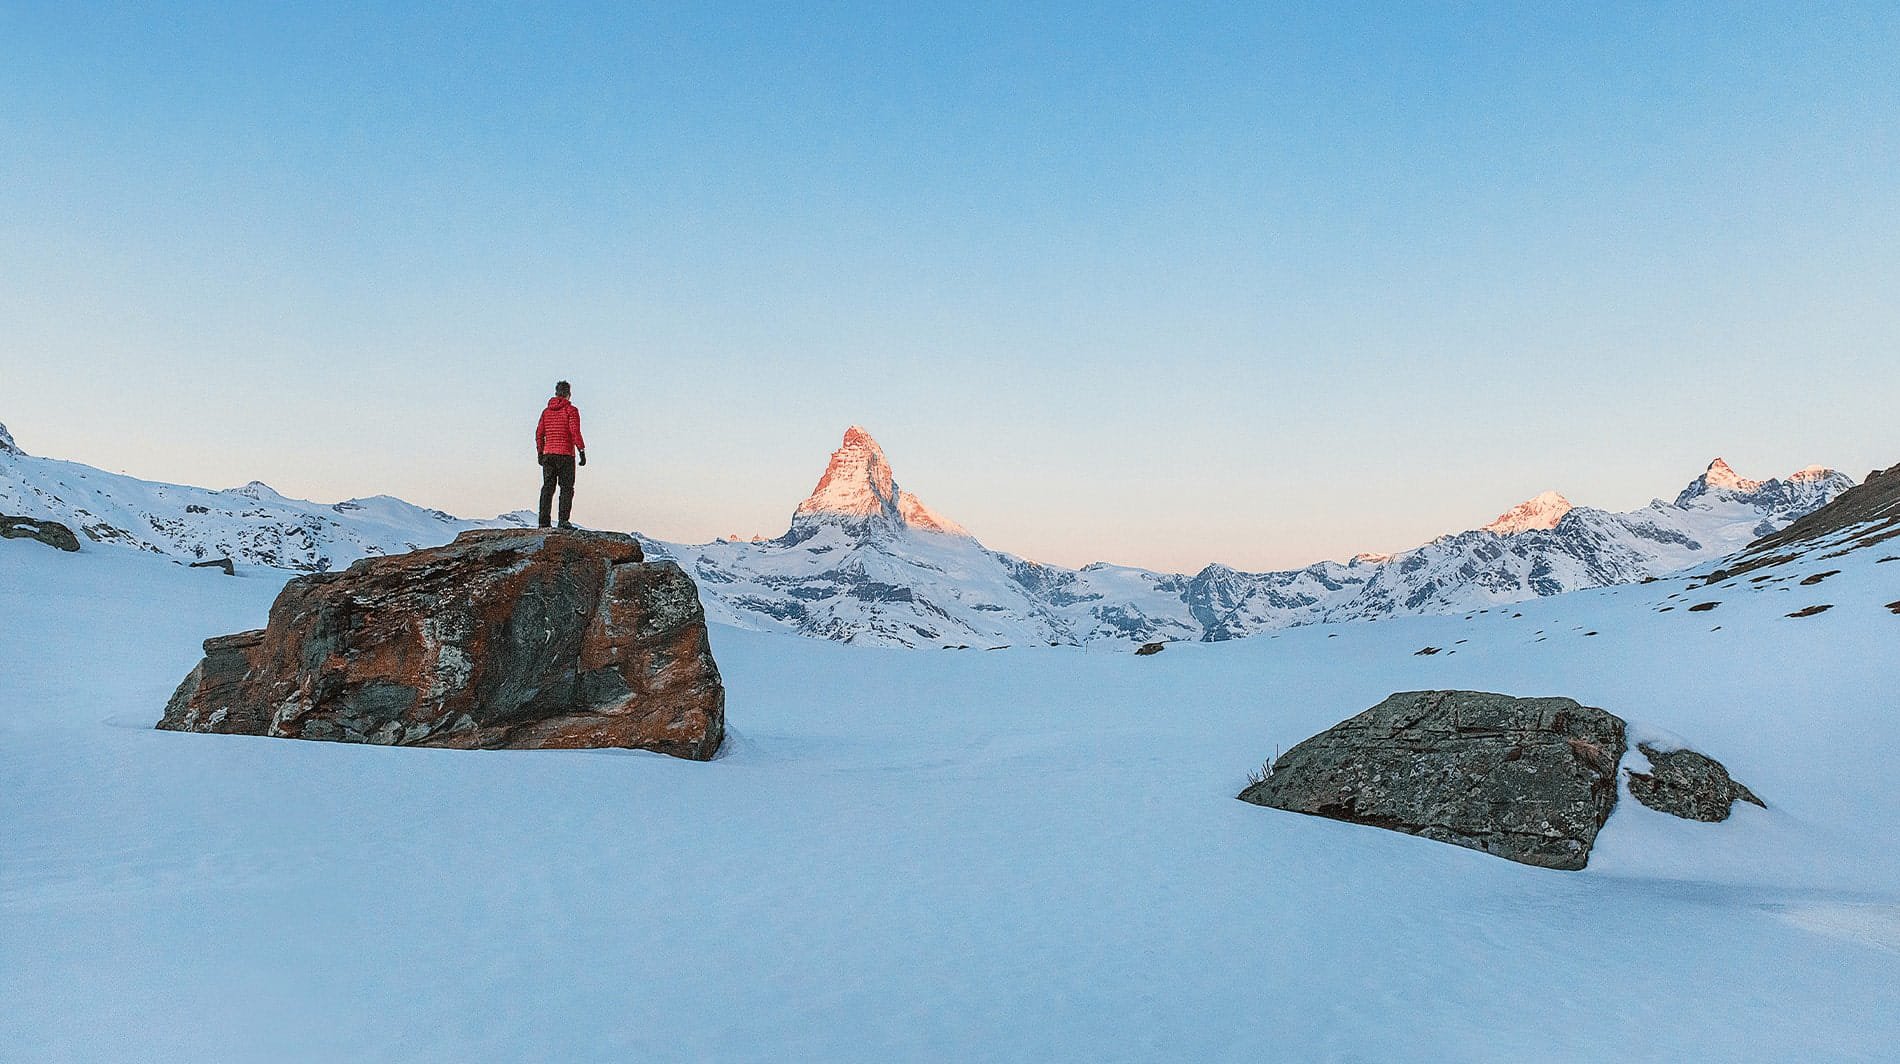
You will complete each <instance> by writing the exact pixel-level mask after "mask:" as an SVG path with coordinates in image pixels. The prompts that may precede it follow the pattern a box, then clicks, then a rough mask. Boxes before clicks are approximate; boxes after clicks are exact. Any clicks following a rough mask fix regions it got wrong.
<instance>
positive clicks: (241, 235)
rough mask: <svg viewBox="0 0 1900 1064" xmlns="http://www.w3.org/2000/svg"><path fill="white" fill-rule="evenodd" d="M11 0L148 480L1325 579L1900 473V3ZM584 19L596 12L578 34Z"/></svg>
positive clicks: (36, 375)
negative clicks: (945, 526)
mask: <svg viewBox="0 0 1900 1064" xmlns="http://www.w3.org/2000/svg"><path fill="white" fill-rule="evenodd" d="M277 6H278V5H263V4H232V5H228V6H203V7H201V6H197V5H189V4H164V5H141V6H139V7H128V8H124V9H113V8H111V7H110V6H108V5H75V4H45V5H40V4H30V3H29V4H21V3H15V2H11V0H0V249H4V253H3V254H0V422H4V423H5V424H7V425H8V426H9V427H10V428H11V429H12V430H13V431H14V433H15V434H16V435H17V436H18V437H19V439H20V443H21V444H22V446H24V447H26V448H27V449H28V450H30V451H33V452H35V453H39V454H49V455H55V456H59V457H66V458H72V459H76V460H79V461H85V462H89V463H92V464H95V465H100V466H103V467H106V468H108V469H113V470H124V471H127V472H131V473H134V474H136V475H139V476H144V477H150V478H154V479H164V480H171V481H181V482H186V483H196V484H207V485H210V486H226V485H232V484H238V483H242V482H244V481H247V480H250V479H253V478H257V479H262V480H265V481H267V482H269V483H270V484H272V485H273V486H275V487H277V488H278V489H279V490H282V491H284V492H285V493H287V494H291V495H297V496H301V497H306V498H316V499H321V500H326V501H327V500H333V499H340V498H344V497H348V496H355V495H370V494H376V493H389V494H395V495H400V496H402V497H405V498H408V499H411V500H413V501H416V502H421V503H426V504H428V505H433V506H439V507H442V508H444V509H447V510H451V511H454V512H456V513H460V514H466V515H476V516H485V515H489V514H493V513H496V512H500V511H503V510H509V509H515V508H519V507H522V506H527V505H531V504H532V503H533V497H534V493H535V491H536V489H537V487H538V475H539V471H538V470H537V469H536V467H535V466H534V464H533V453H532V441H531V430H532V426H533V422H534V418H535V416H536V413H537V412H538V409H539V407H540V406H541V404H542V402H543V401H544V399H545V398H546V396H547V394H548V392H549V389H550V386H551V384H552V382H553V381H554V380H555V379H556V378H557V377H567V378H569V379H571V380H572V381H573V382H574V385H575V399H576V401H577V402H578V403H579V405H580V406H581V408H582V410H583V411H584V413H585V416H586V427H587V435H588V441H589V443H590V444H591V445H592V446H591V450H590V454H589V457H590V459H591V464H590V465H589V466H588V468H587V469H586V470H585V471H584V475H583V478H582V483H581V494H580V498H579V506H578V510H577V517H578V518H580V519H581V520H583V521H585V522H587V523H592V524H596V525H600V526H605V527H619V528H636V529H639V530H642V531H645V532H649V533H652V534H655V535H659V536H662V537H666V538H673V539H685V540H704V539H709V538H711V537H712V536H715V535H720V534H725V533H731V532H738V533H741V534H746V535H750V534H752V533H754V532H764V533H766V534H768V535H769V534H776V533H777V532H780V531H782V530H783V529H784V527H785V525H786V522H787V519H788V518H789V516H790V513H791V510H792V507H793V506H794V505H795V504H796V503H797V502H798V500H799V499H800V498H802V497H803V496H804V495H805V493H807V492H808V491H809V490H810V489H811V487H812V484H813V483H814V482H815V481H816V479H817V477H818V474H819V472H820V471H821V469H822V468H823V464H824V460H825V457H826V455H827V453H828V452H829V451H830V449H831V448H833V447H835V446H836V445H837V443H838V438H839V436H840V435H841V434H842V433H843V430H844V428H845V427H846V426H847V425H849V424H851V423H853V422H856V423H861V424H863V425H864V426H865V427H866V428H868V429H869V430H870V431H871V432H872V433H873V434H874V435H875V436H877V437H878V439H879V440H880V441H882V443H883V444H884V446H885V449H886V451H887V452H888V453H889V455H890V457H891V460H892V464H893V466H894V467H895V469H896V471H897V474H898V480H899V482H900V483H901V484H902V485H903V486H904V487H906V488H908V489H910V490H912V491H914V492H916V493H917V494H918V495H919V496H921V497H922V498H923V499H924V500H925V501H926V502H927V503H929V504H930V505H932V506H933V507H935V508H937V509H939V510H941V511H943V512H944V513H946V514H948V515H950V516H951V517H953V518H955V519H956V520H958V521H961V522H962V523H963V524H965V525H967V526H968V527H969V528H970V529H971V530H972V531H973V532H975V533H976V534H977V535H978V536H979V537H980V538H982V539H983V540H984V541H985V542H986V543H988V544H989V545H991V546H993V547H998V548H1001V549H1006V550H1011V551H1014V552H1016V553H1020V554H1023V555H1026V556H1029V557H1033V558H1038V559H1042V560H1046V561H1055V562H1063V563H1071V564H1076V563H1083V562H1088V561H1093V560H1097V559H1107V560H1111V561H1118V562H1127V563H1134V564H1142V565H1148V566H1153V567H1162V568H1174V569H1183V568H1186V569H1192V568H1196V567H1198V566H1200V565H1201V564H1203V563H1205V562H1208V561H1210V560H1220V561H1225V562H1228V563H1230V564H1234V565H1238V566H1241V567H1246V568H1270V567H1271V568H1277V567H1284V566H1289V565H1297V564H1303V563H1305V562H1309V561H1312V560H1314V559H1317V558H1320V557H1344V556H1347V555H1350V554H1352V553H1354V552H1357V551H1365V550H1383V551H1389V550H1396V549H1401V548H1405V547H1408V546H1412V545H1416V544H1417V543H1419V542H1421V541H1423V540H1425V539H1428V538H1430V537H1431V536H1433V535H1436V534H1438V533H1441V532H1445V531H1450V530H1455V529H1461V528H1468V527H1473V526H1476V525H1478V524H1481V523H1483V522H1485V521H1487V520H1489V519H1490V518H1491V517H1493V516H1495V515H1496V514H1497V513H1498V512H1499V511H1501V510H1503V509H1505V508H1506V507H1508V506H1510V505H1511V504H1513V503H1515V502H1517V501H1518V500H1520V499H1522V498H1525V497H1527V496H1530V495H1532V494H1535V493H1536V492H1538V491H1541V490H1543V489H1546V488H1556V489H1559V490H1561V491H1563V492H1565V493H1566V494H1568V495H1569V496H1570V498H1571V499H1572V500H1573V501H1575V502H1578V503H1584V504H1590V505H1599V506H1606V507H1610V508H1616V509H1625V508H1629V507H1633V506H1638V505H1641V504H1643V503H1645V502H1647V501H1648V500H1649V499H1650V498H1652V497H1655V496H1659V495H1661V496H1673V494H1674V493H1675V492H1676V491H1677V490H1678V489H1679V488H1680V487H1681V486H1682V485H1683V484H1684V483H1685V482H1687V481H1688V480H1689V479H1690V478H1691V477H1692V476H1694V475H1695V474H1696V473H1698V472H1699V471H1700V470H1701V468H1702V467H1703V466H1704V465H1705V464H1706V463H1707V462H1708V460H1709V459H1711V458H1713V457H1715V456H1716V455H1718V454H1719V455H1723V456H1725V457H1727V458H1728V459H1729V461H1730V462H1731V463H1732V464H1733V465H1735V466H1736V468H1737V469H1739V470H1740V471H1741V472H1743V473H1744V474H1748V475H1754V476H1767V475H1772V474H1780V473H1785V472H1788V471H1791V470H1793V469H1796V468H1798V467H1800V466H1804V465H1807V464H1809V463H1813V462H1819V463H1824V464H1828V465H1834V466H1838V467H1840V468H1843V469H1845V470H1847V471H1848V472H1850V473H1853V474H1854V475H1855V476H1857V477H1858V476H1863V475H1865V474H1866V472H1867V471H1868V470H1869V469H1870V468H1873V467H1875V466H1881V467H1884V466H1887V465H1890V464H1892V463H1894V462H1895V461H1900V431H1896V429H1895V426H1896V423H1897V421H1900V419H1896V415H1895V413H1894V401H1895V397H1896V396H1900V5H1895V4H1892V3H1891V2H1887V3H1876V4H1867V5H1855V4H1845V3H1841V4H1836V3H1829V4H1762V5H1753V4H1750V5H1741V4H1734V5H1730V4H1714V3H1694V4H1685V5H1679V6H1676V5H1662V4H1640V5H1635V6H1631V7H1613V6H1606V5H1597V4H1580V5H1562V6H1560V5H1546V4H1516V3H1507V4H1498V5H1486V4H1453V3H1431V4H1419V5H1403V4H1394V3H1366V4H1352V3H1347V4H1335V3H1325V4H1315V5H1312V6H1311V7H1306V8H1301V7H1292V6H1287V7H1274V6H1269V5H1259V4H1237V5H1231V6H1226V5H1190V4H1153V3H1142V4H1134V5H1127V6H1111V5H1104V4H1099V3H1090V4H1085V5H1059V6H1040V5H1023V4H1017V3H1009V4H999V5H995V6H992V7H979V6H976V5H957V9H956V10H954V11H936V12H931V11H922V10H911V9H912V8H921V7H923V6H924V5H907V4H885V3H879V4H864V5H842V4H840V5H832V4H816V3H814V4H788V5H771V6H757V7H753V6H748V5H723V6H719V7H692V6H685V5H673V4H659V5H651V6H647V7H642V8H640V9H638V10H629V9H628V8H631V7H632V5H619V4H614V5H604V6H603V7H601V8H599V9H594V10H586V9H583V8H582V7H580V6H579V5H550V9H549V10H541V9H537V8H536V7H535V6H534V5H514V4H496V5H483V4H457V5H452V6H451V7H450V9H449V10H446V11H443V10H430V9H428V8H424V7H414V8H411V7H408V6H394V5H377V6H364V7H356V8H347V9H346V8H344V7H343V6H341V5H325V7H326V8H328V10H326V11H325V12H323V13H314V12H292V11H279V10H276V8H277ZM552 8H559V9H560V10H558V11H556V10H552Z"/></svg>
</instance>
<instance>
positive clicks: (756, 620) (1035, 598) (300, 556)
mask: <svg viewBox="0 0 1900 1064" xmlns="http://www.w3.org/2000/svg"><path fill="white" fill-rule="evenodd" d="M1853 486H1854V481H1853V479H1852V478H1850V477H1848V476H1846V475H1845V474H1842V473H1839V472H1836V471H1834V470H1831V469H1824V468H1821V467H1818V466H1813V467H1809V468H1807V469H1803V470H1801V471H1800V472H1798V473H1794V474H1792V475H1790V476H1788V477H1786V478H1785V479H1770V480H1759V481H1758V480H1750V479H1747V478H1744V477H1742V476H1740V475H1739V474H1737V473H1736V472H1735V471H1734V470H1733V469H1731V468H1730V467H1729V466H1728V464H1727V463H1726V462H1724V461H1722V460H1721V459H1719V458H1718V459H1716V460H1715V461H1714V462H1712V463H1710V465H1709V466H1708V468H1707V469H1706V470H1704V471H1703V472H1702V473H1701V474H1700V475H1698V476H1697V477H1695V479H1694V480H1692V481H1691V482H1690V483H1689V485H1688V486H1687V487H1685V488H1684V489H1683V490H1682V491H1681V492H1680V493H1678V494H1677V496H1676V498H1675V499H1674V501H1671V502H1665V501H1663V500H1661V499H1657V500H1655V501H1653V502H1651V503H1650V504H1649V505H1648V506H1645V507H1642V508H1640V509H1637V510H1633V511H1630V512H1627V513H1612V512H1609V511H1604V510H1598V509H1593V508H1591V507H1586V506H1574V505H1572V504H1571V503H1570V502H1569V500H1567V499H1565V498H1564V497H1563V496H1562V495H1559V494H1557V493H1556V492H1546V493H1544V494H1542V495H1539V496H1537V497H1536V498H1533V499H1530V500H1528V501H1526V502H1524V503H1522V504H1520V505H1518V506H1516V507H1513V508H1511V509H1510V510H1507V511H1506V512H1505V513H1503V514H1501V515H1499V517H1498V518H1497V520H1495V521H1493V522H1491V523H1490V524H1488V525H1486V526H1484V527H1482V528H1478V529H1473V530H1470V531H1464V532H1457V533H1454V534H1451V535H1446V536H1441V537H1439V538H1437V539H1434V540H1432V541H1431V542H1429V543H1426V544H1424V545H1422V546H1419V547H1416V548H1414V549H1412V550H1409V551H1405V552H1402V553H1399V554H1395V555H1376V554H1362V555H1357V556H1355V557H1353V558H1351V559H1349V560H1347V561H1344V562H1335V561H1321V562H1316V563H1314V564H1312V565H1309V566H1306V567H1304V568H1300V569H1291V570H1285V571H1280V572H1265V573H1255V572H1244V571H1241V570H1238V569H1234V568H1231V567H1229V566H1225V565H1219V564H1214V565H1209V566H1207V567H1206V568H1204V569H1202V570H1201V571H1200V572H1198V573H1194V574H1192V575H1189V574H1182V573H1162V572H1154V571H1151V570H1147V569H1140V568H1135V567H1129V566H1120V565H1110V564H1107V563H1097V564H1094V565H1089V566H1084V567H1083V568H1080V569H1069V568H1064V567H1060V566H1053V565H1044V564H1040V563H1037V562H1033V561H1028V560H1025V559H1023V558H1019V557H1017V556H1015V555H1011V554H1007V553H1004V552H1002V551H997V550H992V549H990V548H989V547H986V546H984V545H983V544H982V543H981V542H979V541H978V540H977V538H976V537H975V536H973V535H972V534H971V533H970V532H968V531H967V530H966V529H964V528H963V527H962V526H961V525H959V524H957V523H956V522H955V521H953V520H951V519H950V518H948V517H946V516H944V515H942V514H940V513H938V512H936V511H935V510H932V509H931V508H930V507H928V506H926V505H925V504H924V503H923V501H922V500H921V499H919V498H918V497H917V496H916V495H915V494H913V493H911V492H909V491H906V490H904V489H903V488H901V487H900V486H899V485H898V483H897V480H896V477H895V474H894V473H893V471H892V468H891V464H890V462H889V459H888V458H887V457H886V455H885V454H884V451H883V449H882V448H881V447H879V446H878V443H877V441H876V440H875V439H873V438H872V437H871V435H870V434H869V433H868V432H866V431H865V430H864V429H862V428H860V427H858V426H852V427H851V428H850V429H849V430H847V431H846V433H845V435H844V439H843V441H842V442H841V444H840V445H839V447H838V449H837V450H836V451H834V452H832V454H831V459H830V461H829V462H828V463H827V465H826V467H825V471H824V473H823V475H822V476H821V477H820V478H819V481H818V484H817V487H816V488H815V489H814V490H813V491H812V493H811V495H810V496H809V497H808V498H806V499H805V501H804V502H802V503H800V504H799V505H798V507H797V509H796V510H795V511H794V513H793V515H792V520H791V526H790V528H789V529H787V531H786V532H785V533H784V534H783V535H781V536H778V537H777V538H774V539H769V540H759V539H755V540H739V539H737V538H733V539H721V540H715V541H714V542H711V543H705V544H696V545H689V544H677V543H668V542H663V541H660V540H655V539H651V538H649V537H644V536H643V537H641V540H642V543H643V544H644V545H645V547H646V550H647V552H648V553H649V555H651V556H654V557H662V558H671V559H673V560H675V561H677V562H679V563H680V565H681V566H683V567H684V568H685V569H686V570H687V571H688V572H690V573H692V574H693V576H694V578H695V579H696V580H697V581H698V584H699V589H700V596H701V599H702V600H703V601H704V603H705V606H706V611H707V614H708V616H709V617H710V618H711V619H713V620H716V621H721V622H724V623H727V624H731V625H736V626H738V627H743V628H753V629H766V630H783V631H790V632H796V633H800V634H803V635H808V636H814V637H818V638H824V639H833V640H838V641H842V642H851V643H862V644H876V645H887V646H904V647H983V648H988V647H995V646H1002V645H1024V644H1058V645H1072V644H1084V643H1094V642H1101V641H1110V642H1118V643H1128V642H1151V641H1166V640H1179V639H1188V640H1208V641H1213V640H1223V639H1235V638H1241V637H1244V636H1249V635H1253V634H1256V633H1259V632H1264V631H1270V630H1273V629H1279V628H1286V627H1291V626H1294V625H1302V624H1313V623H1320V622H1329V621H1347V620H1364V619H1373V618H1379V617H1389V616H1397V615H1406V614H1430V613H1453V612H1460V611H1466V610H1472V609H1479V608H1486V607H1490V606H1496V605H1502V604H1506V603H1510V602H1516V601H1522V600H1524V599H1528V598H1535V597H1542V596H1549V595H1555V594H1560V593H1563V592H1566V591H1574V590H1578V589H1582V588H1591V587H1602V586H1606V585H1610V584H1619V583H1630V582H1634V581H1639V580H1643V579H1646V578H1649V577H1654V576H1661V575H1663V574H1665V573H1671V572H1676V571H1678V570H1681V569H1684V568H1686V567H1688V566H1692V565H1697V564H1700V563H1702V562H1705V561H1710V560H1714V559H1717V558H1721V557H1723V556H1726V555H1728V554H1730V553H1732V552H1734V551H1736V550H1738V549H1740V548H1741V547H1743V546H1745V545H1747V544H1748V543H1750V542H1752V541H1753V540H1755V539H1757V538H1759V537H1761V536H1764V535H1768V534H1770V533H1774V532H1776V531H1779V530H1780V529H1782V528H1784V527H1786V526H1787V525H1788V524H1790V523H1791V522H1793V521H1795V520H1796V519H1797V518H1800V517H1802V516H1803V515H1805V514H1807V513H1809V512H1811V511H1813V510H1815V509H1817V508H1818V507H1820V506H1822V505H1823V504H1825V503H1827V502H1828V501H1829V500H1831V499H1832V498H1834V497H1835V496H1837V495H1839V494H1841V493H1842V492H1844V491H1846V490H1847V489H1849V488H1851V487H1853ZM0 513H8V514H17V515H21V516H29V517H37V518H48V519H52V520H56V521H60V522H61V523H64V524H66V525H68V526H70V527H71V528H73V530H74V531H75V532H78V533H79V534H80V535H82V536H83V537H85V538H86V539H88V540H90V541H92V542H94V543H103V544H114V545H118V546H123V547H127V548H132V549H137V550H142V551H147V552H150V553H153V554H157V555H163V556H167V557H170V558H173V559H176V560H180V561H185V562H194V561H204V560H211V559H216V558H225V557H228V558H231V559H233V560H234V561H235V562H237V563H239V564H242V565H254V566H268V567H272V568H277V569H285V570H291V571H297V572H321V571H325V570H328V569H332V568H337V567H340V566H343V565H347V564H348V563H350V562H352V561H355V560H356V559H358V558H362V557H366V556H371V555H378V554H391V553H399V552H402V551H407V550H414V549H417V548H420V547H425V546H431V545H435V544H439V543H443V542H446V541H448V540H449V539H451V538H453V537H454V536H455V535H456V534H457V533H458V532H461V531H464V530H466V529H470V528H481V527H497V526H521V525H527V524H532V523H533V519H532V516H531V515H529V514H528V513H526V512H525V511H518V512H515V513H511V514H504V515H501V516H498V517H496V518H493V519H490V520H466V519H462V518H457V517H454V516H451V515H449V514H446V513H443V512H442V511H440V510H433V509H428V508H425V507H421V506H416V505H414V504H411V503H408V502H404V501H403V500H400V499H396V498H392V497H389V496H374V497H371V498H364V499H350V500H346V501H344V502H339V503H332V504H325V503H313V502H306V501H302V500H297V499H290V498H287V497H285V496H283V495H281V494H279V493H278V492H276V491H274V490H272V489H271V488H269V487H268V486H266V485H264V484H262V483H258V482H255V481H253V482H252V483H249V484H246V485H244V486H243V487H239V488H230V489H225V490H221V491H220V490H212V489H207V488H196V487H186V486H182V485H174V484H161V483H155V482H151V481H146V480H140V479H138V478H135V477H130V476H125V475H122V474H115V473H108V472H105V471H104V470H100V469H96V468H93V467H90V466H86V465H81V464H79V463H74V462H64V461H59V460H56V459H49V458H40V457H35V456H32V455H28V454H26V453H25V452H24V451H22V450H21V449H20V448H19V447H18V446H17V445H16V444H15V443H14V441H13V438H12V437H11V435H9V434H8V433H7V432H6V430H5V428H4V426H0Z"/></svg>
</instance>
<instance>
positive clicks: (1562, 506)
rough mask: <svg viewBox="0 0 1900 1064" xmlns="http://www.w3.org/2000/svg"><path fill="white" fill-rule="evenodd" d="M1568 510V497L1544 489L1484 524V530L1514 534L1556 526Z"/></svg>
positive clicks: (1501, 533)
mask: <svg viewBox="0 0 1900 1064" xmlns="http://www.w3.org/2000/svg"><path fill="white" fill-rule="evenodd" d="M1570 510H1571V506H1570V500H1569V499H1566V498H1564V497H1563V496H1562V495H1559V494H1558V493H1556V492H1554V491H1546V492H1543V493H1542V494H1539V495H1536V496H1533V497H1532V498H1529V499H1526V500H1524V501H1523V502H1520V503H1518V504H1517V505H1516V506H1513V507H1511V508H1510V509H1508V510H1506V511H1504V512H1503V513H1501V514H1499V515H1498V516H1497V520H1495V521H1492V522H1491V523H1490V524H1488V525H1486V526H1484V531H1486V532H1495V533H1497V534H1498V535H1500V536H1514V535H1516V534H1517V533H1519V532H1529V531H1531V530H1532V529H1540V528H1556V527H1557V522H1559V521H1561V520H1563V519H1564V515H1565V514H1567V513H1569V512H1570Z"/></svg>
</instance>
